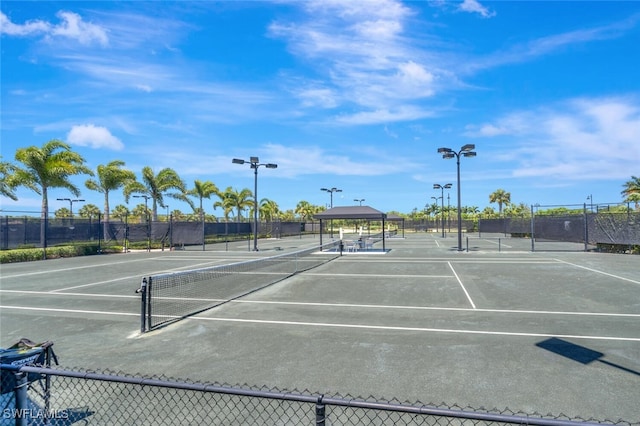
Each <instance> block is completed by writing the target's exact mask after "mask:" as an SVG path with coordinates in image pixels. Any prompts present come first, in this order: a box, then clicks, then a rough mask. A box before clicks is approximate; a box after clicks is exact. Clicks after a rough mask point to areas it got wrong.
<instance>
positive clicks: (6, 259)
mask: <svg viewBox="0 0 640 426" xmlns="http://www.w3.org/2000/svg"><path fill="white" fill-rule="evenodd" d="M97 253H99V250H98V245H97V244H93V243H92V244H78V245H73V246H57V247H47V259H58V258H61V257H75V256H88V255H92V254H97ZM42 257H43V252H42V249H41V248H27V249H17V250H5V251H2V252H0V263H15V262H31V261H34V260H42Z"/></svg>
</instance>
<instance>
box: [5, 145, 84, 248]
mask: <svg viewBox="0 0 640 426" xmlns="http://www.w3.org/2000/svg"><path fill="white" fill-rule="evenodd" d="M15 158H16V160H17V161H18V162H20V163H22V164H23V166H24V168H22V167H16V169H15V171H14V174H13V178H12V181H11V183H12V185H14V186H24V187H26V188H29V189H31V190H32V191H34V192H35V193H37V194H38V195H41V196H42V212H41V217H42V219H43V220H42V221H41V225H40V240H41V241H42V242H43V245H45V246H46V244H45V243H46V242H45V229H46V228H45V220H44V219H46V218H47V216H48V214H49V198H48V193H49V188H65V189H68V190H69V191H70V192H71V193H72V194H73V195H74V196H76V197H79V196H80V190H79V189H78V187H76V186H75V185H74V184H73V183H71V181H70V180H69V178H70V177H71V176H75V175H80V174H87V175H90V176H93V172H92V171H91V170H90V169H89V168H88V167H86V166H85V165H84V158H82V156H81V155H80V154H78V153H76V152H73V151H72V150H71V147H70V146H69V145H67V144H66V143H64V142H62V141H61V140H58V139H52V140H50V141H49V142H46V143H45V144H44V145H42V147H41V148H38V147H36V146H30V147H28V148H20V149H18V150H17V151H16V154H15Z"/></svg>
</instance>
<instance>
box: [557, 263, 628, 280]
mask: <svg viewBox="0 0 640 426" xmlns="http://www.w3.org/2000/svg"><path fill="white" fill-rule="evenodd" d="M554 260H557V261H558V262H561V263H565V264H567V265H571V266H575V267H576V268H582V269H586V270H587V271H590V272H595V273H597V274H602V275H606V276H608V277H612V278H617V279H619V280H623V281H629V282H631V283H634V284H640V281H636V280H632V279H630V278H625V277H621V276H620V275H614V274H610V273H608V272H604V271H599V270H597V269H593V268H589V267H587V266H582V265H576V264H575V263H571V262H567V261H566V260H561V259H554Z"/></svg>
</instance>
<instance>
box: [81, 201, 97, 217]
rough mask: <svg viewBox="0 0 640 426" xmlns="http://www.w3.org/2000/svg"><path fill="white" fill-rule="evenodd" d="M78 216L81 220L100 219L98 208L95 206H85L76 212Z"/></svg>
mask: <svg viewBox="0 0 640 426" xmlns="http://www.w3.org/2000/svg"><path fill="white" fill-rule="evenodd" d="M78 216H80V217H81V218H89V217H95V218H98V217H100V207H98V206H96V205H95V204H85V205H84V206H82V208H81V209H80V210H78Z"/></svg>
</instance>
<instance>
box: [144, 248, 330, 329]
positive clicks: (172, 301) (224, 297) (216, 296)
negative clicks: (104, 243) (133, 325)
mask: <svg viewBox="0 0 640 426" xmlns="http://www.w3.org/2000/svg"><path fill="white" fill-rule="evenodd" d="M338 244H339V242H338V241H334V242H331V243H329V244H324V245H323V246H322V247H313V248H310V249H306V250H299V251H295V252H291V253H284V254H281V255H277V256H271V257H265V258H260V259H255V260H248V261H244V262H238V263H232V264H228V265H219V266H213V267H209V268H202V269H194V270H189V271H183V272H172V273H165V274H157V275H150V276H147V277H144V278H143V279H142V285H141V287H140V289H138V293H141V315H140V317H141V327H140V330H141V331H142V332H143V333H144V332H147V331H151V330H154V329H156V328H158V327H160V326H162V325H166V324H168V323H171V322H175V321H178V320H180V319H183V318H186V317H189V316H192V315H195V314H198V313H200V312H203V311H206V310H208V309H211V308H214V307H216V306H219V305H221V304H223V303H227V302H229V301H231V300H235V299H238V298H240V297H242V296H246V295H248V294H251V293H253V292H256V291H258V290H261V289H263V288H265V287H268V286H270V285H273V284H275V283H277V282H280V281H282V280H284V279H285V278H288V277H291V276H293V275H295V274H297V273H300V272H304V271H308V270H309V269H312V268H315V267H317V266H320V265H322V264H324V263H327V262H329V261H331V260H333V259H335V258H336V257H338V256H339V255H340V253H339V251H338V250H336V248H337V246H338Z"/></svg>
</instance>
